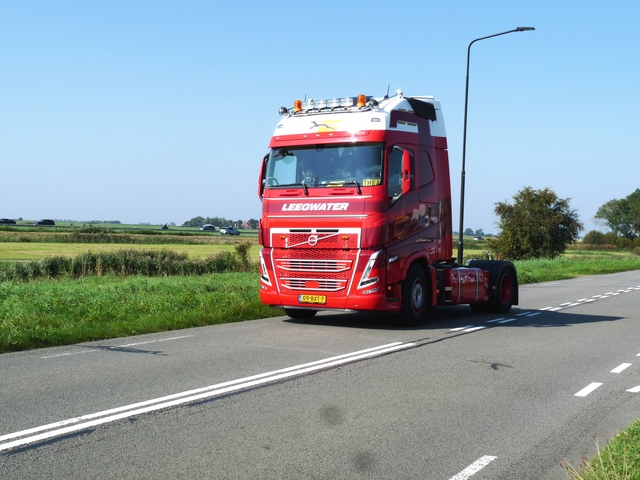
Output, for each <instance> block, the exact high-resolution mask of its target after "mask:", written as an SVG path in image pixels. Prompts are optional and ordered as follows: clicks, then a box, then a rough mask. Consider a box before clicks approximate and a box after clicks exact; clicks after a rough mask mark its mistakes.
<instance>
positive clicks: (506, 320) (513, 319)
mask: <svg viewBox="0 0 640 480" xmlns="http://www.w3.org/2000/svg"><path fill="white" fill-rule="evenodd" d="M513 321H515V318H505V319H504V320H500V321H499V322H498V323H509V322H513Z"/></svg>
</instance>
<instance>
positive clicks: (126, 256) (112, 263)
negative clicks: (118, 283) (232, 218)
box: [0, 243, 257, 282]
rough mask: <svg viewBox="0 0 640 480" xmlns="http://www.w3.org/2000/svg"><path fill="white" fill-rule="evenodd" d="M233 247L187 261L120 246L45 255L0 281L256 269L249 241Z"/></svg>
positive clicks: (16, 266)
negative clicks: (72, 254)
mask: <svg viewBox="0 0 640 480" xmlns="http://www.w3.org/2000/svg"><path fill="white" fill-rule="evenodd" d="M246 245H247V247H246V248H245V247H244V244H240V245H237V246H236V251H237V254H235V255H234V254H233V253H231V252H222V253H218V254H215V255H210V256H209V257H206V258H204V259H197V260H190V259H189V258H188V256H187V254H186V253H178V252H175V251H173V250H167V249H162V250H135V249H122V250H115V251H112V252H91V251H88V252H85V253H83V254H81V255H78V256H76V257H73V258H67V257H63V256H56V257H47V258H44V259H42V260H40V261H37V260H33V261H30V262H15V263H13V264H11V265H10V266H8V267H4V268H3V269H2V270H0V281H10V280H15V281H22V282H28V281H32V280H40V279H46V278H57V277H61V276H68V277H72V278H82V277H90V276H98V277H101V276H104V275H117V276H128V275H144V276H148V277H157V276H175V275H204V274H208V273H229V272H246V271H251V270H256V271H257V266H256V265H253V264H252V263H251V262H250V260H249V257H248V249H249V247H250V246H251V244H250V243H247V244H246Z"/></svg>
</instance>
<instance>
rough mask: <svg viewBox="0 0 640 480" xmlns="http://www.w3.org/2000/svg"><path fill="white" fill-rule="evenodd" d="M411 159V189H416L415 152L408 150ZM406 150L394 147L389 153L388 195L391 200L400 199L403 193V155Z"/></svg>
mask: <svg viewBox="0 0 640 480" xmlns="http://www.w3.org/2000/svg"><path fill="white" fill-rule="evenodd" d="M407 150H408V152H409V156H410V157H411V172H410V174H411V189H412V190H413V188H414V187H415V165H414V157H413V150H409V149H407ZM403 152H404V149H402V148H400V147H397V146H396V147H393V148H392V149H391V151H390V152H389V174H388V176H387V185H388V187H389V188H388V195H389V198H390V199H393V198H398V197H399V196H400V194H401V193H402V154H403Z"/></svg>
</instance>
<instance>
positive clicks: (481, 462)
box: [449, 455, 498, 480]
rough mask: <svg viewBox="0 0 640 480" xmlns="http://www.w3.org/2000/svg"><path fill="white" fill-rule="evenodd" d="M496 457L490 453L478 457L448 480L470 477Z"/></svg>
mask: <svg viewBox="0 0 640 480" xmlns="http://www.w3.org/2000/svg"><path fill="white" fill-rule="evenodd" d="M496 458H498V457H493V456H491V455H485V456H484V457H480V458H479V459H478V460H476V461H475V462H473V463H472V464H471V465H469V466H468V467H467V468H465V469H464V470H462V471H461V472H460V473H458V474H456V475H454V476H453V477H451V478H450V479H449V480H467V479H468V478H469V477H471V476H472V475H475V474H476V473H478V472H479V471H480V470H482V469H483V468H484V467H486V466H487V465H489V464H490V463H491V462H493V461H494V460H495V459H496Z"/></svg>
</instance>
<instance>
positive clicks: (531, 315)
mask: <svg viewBox="0 0 640 480" xmlns="http://www.w3.org/2000/svg"><path fill="white" fill-rule="evenodd" d="M541 313H542V312H533V313H530V314H529V315H527V317H535V316H536V315H540V314H541Z"/></svg>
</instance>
